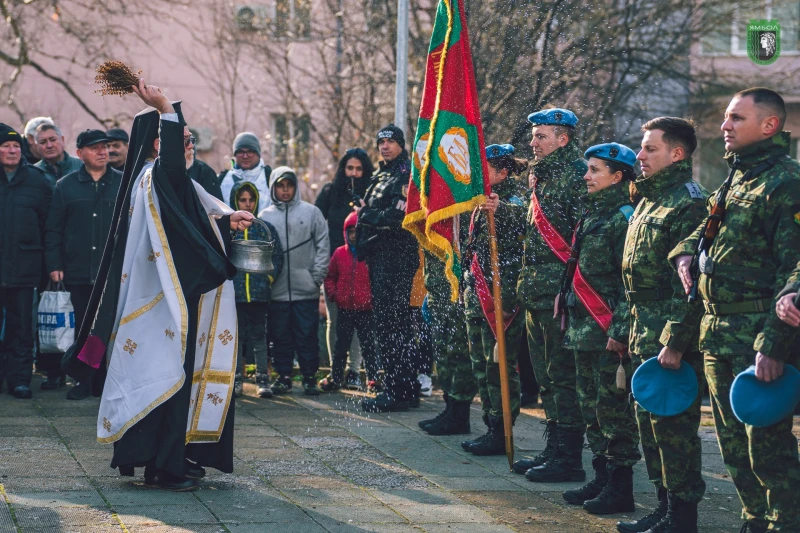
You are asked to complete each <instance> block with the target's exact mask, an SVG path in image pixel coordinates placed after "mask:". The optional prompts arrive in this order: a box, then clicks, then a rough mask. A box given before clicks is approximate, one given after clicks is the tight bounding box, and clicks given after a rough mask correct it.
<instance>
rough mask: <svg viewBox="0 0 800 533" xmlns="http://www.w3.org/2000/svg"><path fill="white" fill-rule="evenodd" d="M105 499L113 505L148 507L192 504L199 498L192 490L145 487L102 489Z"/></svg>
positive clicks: (115, 506) (114, 506)
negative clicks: (165, 489)
mask: <svg viewBox="0 0 800 533" xmlns="http://www.w3.org/2000/svg"><path fill="white" fill-rule="evenodd" d="M102 494H103V496H104V497H105V499H106V500H107V501H108V503H109V504H111V507H113V508H115V509H116V508H117V507H121V508H125V507H126V506H140V507H146V506H150V505H192V504H195V503H197V499H196V498H195V497H194V495H193V494H192V493H190V492H168V491H164V490H155V489H150V488H145V487H134V486H129V488H123V489H116V490H113V489H110V490H102Z"/></svg>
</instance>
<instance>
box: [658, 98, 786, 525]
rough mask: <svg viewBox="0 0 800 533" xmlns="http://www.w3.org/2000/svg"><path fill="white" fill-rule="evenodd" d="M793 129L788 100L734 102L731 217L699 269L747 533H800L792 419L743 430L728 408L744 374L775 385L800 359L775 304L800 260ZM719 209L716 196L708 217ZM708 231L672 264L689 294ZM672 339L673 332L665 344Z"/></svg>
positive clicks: (695, 236) (710, 357) (706, 341)
mask: <svg viewBox="0 0 800 533" xmlns="http://www.w3.org/2000/svg"><path fill="white" fill-rule="evenodd" d="M785 119H786V107H785V105H784V102H783V99H782V98H781V97H780V96H779V95H778V94H777V93H775V92H773V91H771V90H769V89H763V88H755V89H747V90H745V91H741V92H739V93H737V94H736V95H735V96H734V98H733V100H731V103H730V104H729V105H728V109H727V110H726V112H725V121H724V122H723V124H722V131H723V133H724V138H725V148H726V150H727V154H726V155H725V159H726V160H727V161H728V164H729V165H730V166H731V175H730V176H729V179H731V181H730V183H731V185H730V188H729V190H728V191H727V194H726V195H725V198H724V200H725V207H726V209H727V212H726V214H725V218H724V221H723V222H722V225H721V227H720V229H719V233H718V234H717V236H716V238H715V239H714V241H713V242H712V243H711V245H710V248H709V249H708V250H707V251H706V252H705V253H704V254H703V255H702V256H701V257H700V259H701V260H700V261H699V265H700V272H701V273H700V277H699V280H698V285H697V288H698V292H699V294H700V296H701V297H702V300H703V306H704V307H705V314H704V315H703V316H702V320H701V321H700V350H701V351H702V352H703V354H704V356H705V371H706V378H707V379H708V387H709V390H710V392H711V406H712V410H713V413H714V423H715V425H716V429H717V437H718V438H719V444H720V449H721V451H722V458H723V460H724V462H725V466H726V467H727V468H728V472H729V473H730V475H731V478H732V479H733V482H734V484H735V485H736V490H737V492H738V493H739V498H740V499H741V500H742V506H743V518H744V520H745V524H744V525H743V526H742V531H744V532H762V531H766V530H767V528H769V530H770V531H800V505H798V494H800V463H798V456H797V439H796V438H795V437H794V435H793V434H792V416H791V415H790V416H787V417H786V418H785V419H784V420H782V421H781V422H779V423H777V424H775V425H772V426H769V427H766V428H760V427H754V426H749V425H745V424H743V423H742V422H740V421H739V420H737V419H736V417H735V416H734V414H733V411H732V409H731V404H730V389H731V384H732V383H733V379H734V378H735V377H736V375H737V374H739V373H740V372H742V371H743V370H745V369H746V368H748V367H749V366H751V365H753V364H754V363H755V366H756V376H757V377H758V378H759V379H762V380H764V381H770V380H772V379H775V378H776V377H777V376H779V375H780V374H781V373H782V371H783V365H784V363H785V362H786V361H787V360H790V359H791V358H792V357H796V354H797V351H796V350H797V345H796V344H795V342H796V338H797V330H796V329H794V328H787V327H786V324H784V323H783V322H781V321H780V319H779V318H778V316H777V315H776V312H775V302H776V299H777V296H778V295H779V293H780V291H781V290H782V289H783V288H784V286H785V285H786V283H787V280H788V279H789V277H790V275H791V274H792V271H793V270H794V269H795V268H796V266H797V263H798V260H800V164H798V162H797V161H794V160H792V159H791V158H790V157H789V146H790V142H791V141H790V136H789V132H785V131H782V130H783V124H784V122H785ZM721 190H722V191H724V189H723V188H721ZM716 201H717V200H716V195H714V196H712V201H710V202H709V209H710V208H712V207H713V206H714V205H715V204H716ZM701 229H702V226H700V227H698V228H697V231H695V232H693V233H692V234H691V236H690V237H689V238H688V239H685V240H684V241H683V242H681V243H680V244H679V245H678V246H676V247H675V248H674V249H673V250H672V251H671V252H670V254H669V259H670V261H675V264H676V267H677V270H678V274H679V275H680V277H681V281H682V282H683V285H684V288H685V290H686V292H687V293H688V292H689V290H690V288H691V287H692V285H693V282H692V277H691V274H690V269H689V265H690V262H691V254H692V253H693V252H694V251H695V250H696V248H697V244H698V240H699V235H700V231H701ZM669 334H670V331H669V330H665V331H664V333H663V334H662V340H664V339H668V338H669ZM790 356H792V357H790ZM676 531H677V530H676ZM681 531H683V530H681Z"/></svg>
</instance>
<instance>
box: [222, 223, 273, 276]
mask: <svg viewBox="0 0 800 533" xmlns="http://www.w3.org/2000/svg"><path fill="white" fill-rule="evenodd" d="M253 222H256V223H258V224H261V225H262V226H264V229H265V230H267V235H268V237H267V238H268V239H270V240H269V241H249V240H248V241H245V240H239V241H233V242H231V257H230V261H231V263H233V266H235V267H236V269H237V270H240V271H242V272H248V273H250V274H267V273H269V272H270V271H272V269H273V268H274V267H273V265H272V251H273V250H274V249H275V238H274V237H273V236H272V233H271V232H270V231H269V227H268V226H267V225H266V224H265V223H264V222H263V221H262V220H260V219H258V218H255V219H253Z"/></svg>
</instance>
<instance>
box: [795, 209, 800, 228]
mask: <svg viewBox="0 0 800 533" xmlns="http://www.w3.org/2000/svg"><path fill="white" fill-rule="evenodd" d="M794 221H795V223H796V224H797V225H800V211H798V212H797V213H795V214H794Z"/></svg>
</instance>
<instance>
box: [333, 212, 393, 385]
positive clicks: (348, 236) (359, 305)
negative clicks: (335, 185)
mask: <svg viewBox="0 0 800 533" xmlns="http://www.w3.org/2000/svg"><path fill="white" fill-rule="evenodd" d="M357 220H358V216H357V215H356V213H350V215H348V217H347V218H346V219H345V221H344V240H345V245H344V246H340V247H338V248H337V249H336V251H334V252H333V256H332V257H331V263H330V266H329V267H328V275H327V276H326V277H325V297H326V298H331V299H332V300H333V301H334V302H335V303H336V305H337V307H338V308H339V315H338V317H337V320H336V346H335V348H334V354H333V367H332V368H331V374H330V375H329V376H328V377H327V378H325V379H323V380H321V381H320V382H319V388H320V389H322V390H323V391H334V390H339V389H340V388H341V387H342V381H343V380H344V368H345V365H346V364H347V350H348V349H349V348H350V342H351V340H352V339H353V333H354V332H355V331H358V340H359V341H360V344H361V354H362V355H363V357H364V365H365V366H366V369H367V380H368V381H369V382H371V383H373V382H374V381H375V379H376V378H377V375H378V364H377V358H376V355H375V327H374V324H373V319H372V291H371V290H370V286H369V271H368V270H367V263H366V262H364V261H358V260H357V259H356V248H355V243H356V221H357Z"/></svg>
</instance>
